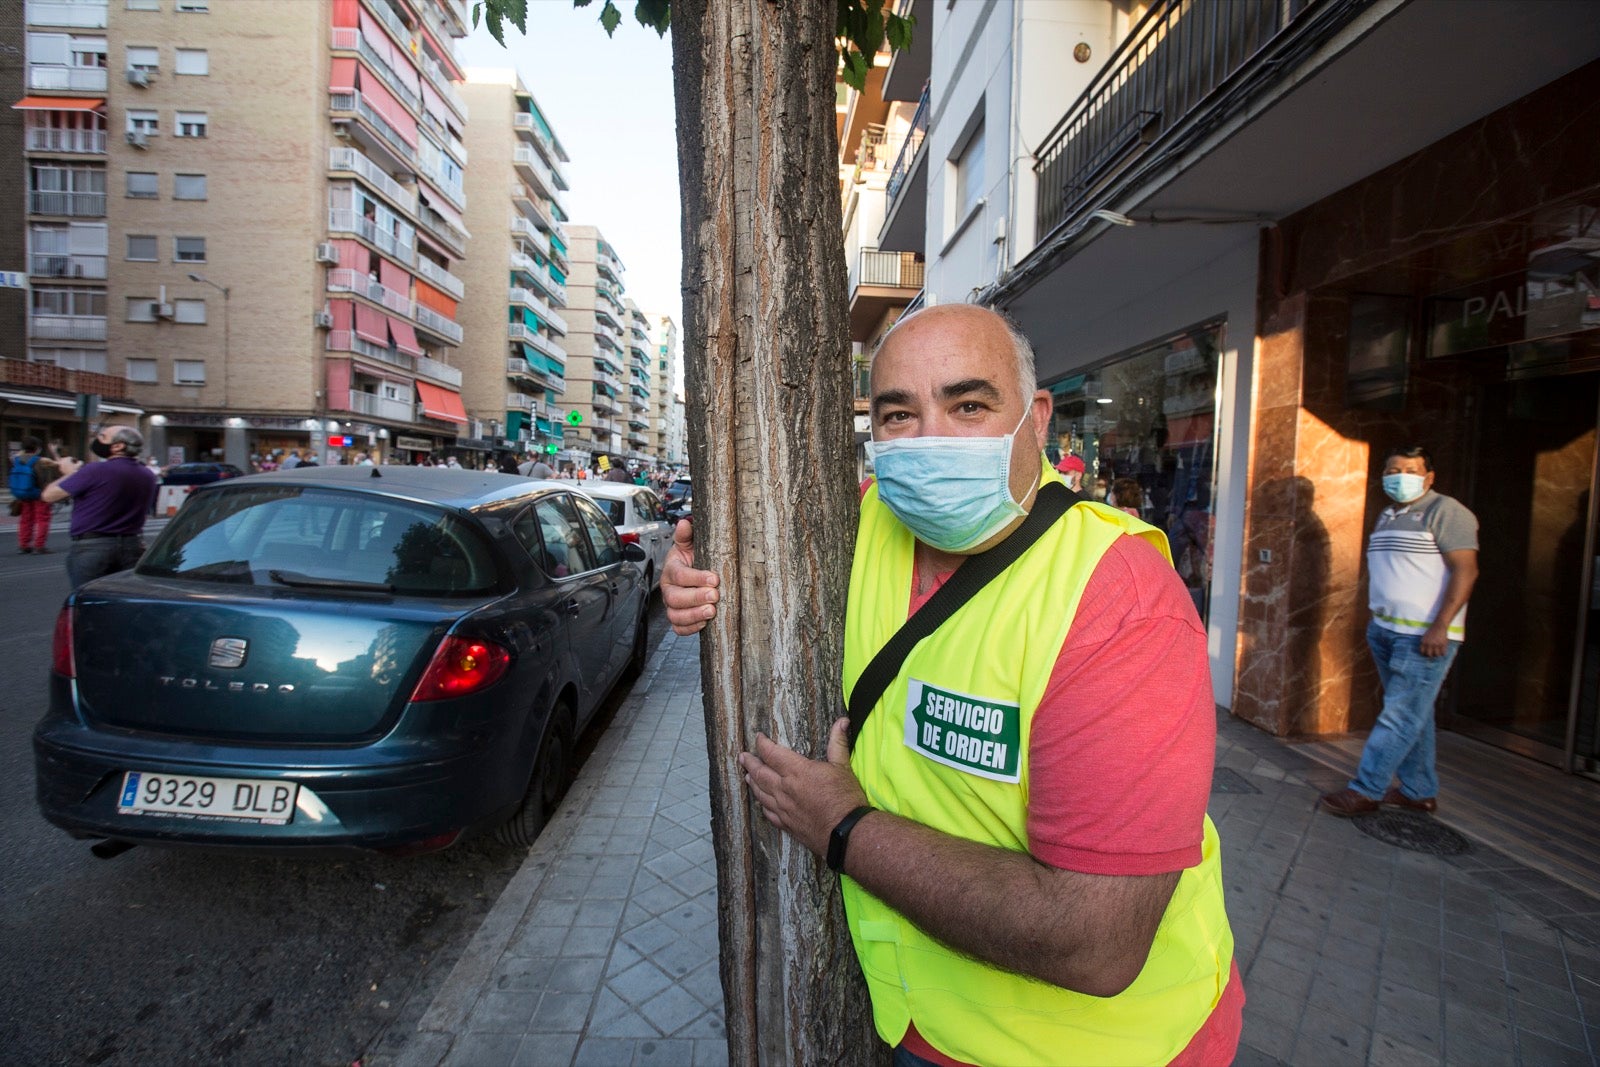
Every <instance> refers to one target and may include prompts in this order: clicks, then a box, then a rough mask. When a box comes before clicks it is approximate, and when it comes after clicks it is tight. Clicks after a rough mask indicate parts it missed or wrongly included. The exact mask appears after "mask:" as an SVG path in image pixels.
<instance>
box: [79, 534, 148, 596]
mask: <svg viewBox="0 0 1600 1067" xmlns="http://www.w3.org/2000/svg"><path fill="white" fill-rule="evenodd" d="M142 555H144V539H143V538H141V537H139V536H138V535H137V534H133V535H129V536H126V537H86V538H84V539H83V540H81V541H74V542H72V547H71V548H69V549H67V580H68V581H70V582H71V583H72V588H73V589H77V588H78V587H79V586H81V585H83V583H85V582H92V581H94V579H96V578H100V577H103V576H105V575H107V574H115V573H117V572H118V571H125V570H127V569H128V568H129V567H132V566H133V565H134V564H135V563H138V562H139V557H140V556H142Z"/></svg>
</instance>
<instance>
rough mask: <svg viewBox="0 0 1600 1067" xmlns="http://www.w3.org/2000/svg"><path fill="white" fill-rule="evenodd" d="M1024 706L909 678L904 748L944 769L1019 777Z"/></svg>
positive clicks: (1004, 778) (998, 778)
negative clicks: (938, 764) (950, 768)
mask: <svg viewBox="0 0 1600 1067" xmlns="http://www.w3.org/2000/svg"><path fill="white" fill-rule="evenodd" d="M1021 738H1022V709H1021V708H1020V707H1018V706H1017V705H1016V704H1007V703H1006V702H1004V701H1001V700H990V699H989V698H988V697H979V696H973V695H972V694H970V693H957V692H955V691H954V690H949V689H935V688H934V687H933V686H931V685H928V684H927V683H926V682H919V681H917V680H916V679H915V678H913V679H911V682H910V686H909V688H908V690H907V692H906V747H907V748H910V749H912V750H914V751H916V752H920V753H922V754H923V755H924V756H926V757H928V758H929V759H931V760H934V761H936V762H938V763H942V764H944V765H945V766H947V767H954V768H955V769H956V770H958V771H965V772H966V773H967V774H976V775H978V776H980V777H983V778H993V779H994V780H995V781H997V782H1015V781H1019V780H1020V778H1021V774H1020V772H1019V770H1018V765H1019V763H1020V755H1021V753H1020V749H1021V744H1020V742H1021Z"/></svg>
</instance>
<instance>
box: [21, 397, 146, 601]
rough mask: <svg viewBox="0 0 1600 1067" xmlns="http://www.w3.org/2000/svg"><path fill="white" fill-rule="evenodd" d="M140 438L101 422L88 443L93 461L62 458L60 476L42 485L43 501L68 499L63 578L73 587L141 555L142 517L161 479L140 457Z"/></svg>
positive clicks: (122, 567) (124, 428) (123, 567)
mask: <svg viewBox="0 0 1600 1067" xmlns="http://www.w3.org/2000/svg"><path fill="white" fill-rule="evenodd" d="M143 450H144V437H143V435H141V434H140V433H139V431H138V430H135V429H134V428H133V427H131V426H105V427H102V428H101V429H100V431H99V432H98V433H96V434H95V435H94V440H92V441H90V442H89V451H91V452H93V453H94V454H95V456H96V458H97V459H99V460H100V462H98V463H79V462H78V461H77V460H75V459H72V458H71V457H63V458H62V459H61V461H60V463H61V475H62V477H61V479H60V480H59V481H56V482H52V483H51V484H50V485H48V486H46V487H45V490H44V493H43V499H44V501H45V502H46V503H51V504H53V503H55V502H56V501H57V500H66V499H67V498H69V497H70V498H71V499H72V522H71V526H70V530H69V532H70V533H71V535H72V547H71V548H69V549H68V550H67V578H68V579H69V580H70V581H71V582H72V588H73V589H77V588H78V587H79V586H81V585H83V583H85V582H88V581H92V580H93V579H95V578H99V577H101V576H102V575H106V574H114V573H116V572H117V571H123V570H127V569H128V568H129V567H131V566H133V565H134V564H135V563H137V562H139V557H140V556H142V555H144V539H143V537H142V536H141V535H142V534H143V533H144V521H145V518H146V517H147V516H148V515H149V514H150V511H151V509H152V508H153V507H154V506H155V501H156V492H157V490H158V489H159V488H160V484H161V483H160V480H159V479H157V478H156V476H155V475H154V474H152V473H150V469H149V468H148V467H146V466H145V465H144V464H143V463H142V462H140V461H139V453H140V452H142V451H143Z"/></svg>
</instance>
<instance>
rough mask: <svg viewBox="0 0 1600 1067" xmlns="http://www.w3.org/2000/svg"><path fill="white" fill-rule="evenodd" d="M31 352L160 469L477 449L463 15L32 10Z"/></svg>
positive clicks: (333, 2)
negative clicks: (142, 441)
mask: <svg viewBox="0 0 1600 1067" xmlns="http://www.w3.org/2000/svg"><path fill="white" fill-rule="evenodd" d="M25 12H26V13H25V18H26V19H27V28H26V34H27V41H26V50H27V58H28V95H26V96H25V97H23V98H22V99H21V100H20V101H18V102H17V103H16V104H15V105H14V107H15V108H17V109H20V110H22V111H23V112H24V116H25V124H26V125H25V148H26V160H27V163H26V166H27V173H28V196H27V203H26V208H25V209H26V212H27V220H28V228H29V257H28V269H29V274H30V283H31V290H32V292H31V299H30V307H29V316H28V329H27V336H28V350H27V358H28V359H29V360H30V361H32V362H36V363H48V364H54V365H55V366H56V367H58V368H61V369H63V370H72V371H84V372H90V373H105V374H110V375H112V376H115V377H118V378H121V379H123V380H125V381H126V382H128V383H129V385H130V386H131V391H132V393H133V395H134V397H135V398H136V400H137V402H138V405H139V406H140V407H141V408H142V409H143V410H144V416H143V418H144V423H145V425H146V428H147V429H148V431H149V437H150V440H151V446H152V451H153V453H154V454H155V455H156V456H158V457H159V458H160V459H162V460H163V461H166V462H176V461H180V460H189V459H196V458H225V459H226V460H228V461H229V462H232V463H235V464H237V465H239V466H247V464H248V462H249V460H250V457H251V456H252V455H254V456H265V455H269V454H271V453H274V452H276V451H279V450H288V449H300V450H302V451H304V450H308V449H309V450H310V451H311V452H313V453H315V454H317V455H318V456H319V458H320V459H321V460H322V461H323V462H340V461H342V460H344V459H346V458H349V457H351V456H352V455H353V453H355V452H369V451H376V452H379V453H380V454H383V455H386V456H392V457H394V458H397V459H405V458H410V457H414V456H418V455H421V454H423V453H427V452H432V451H437V450H439V449H441V448H443V447H444V446H446V445H453V444H454V443H455V442H456V440H457V438H458V437H462V436H468V435H470V428H469V426H468V421H467V418H466V415H465V412H464V410H463V407H462V404H461V400H460V395H459V390H460V386H461V372H460V370H459V369H458V368H456V367H454V366H452V365H451V359H452V355H451V354H452V352H453V351H454V349H455V348H456V346H457V345H459V344H460V342H461V340H462V330H461V327H460V325H459V324H458V323H457V322H456V321H455V317H456V304H457V301H458V300H459V299H460V297H461V296H462V293H463V285H462V282H461V280H460V278H459V277H458V276H457V275H456V274H455V273H453V271H452V267H454V266H455V265H456V264H458V263H459V261H460V260H461V259H462V258H463V257H464V255H465V252H466V239H467V233H466V229H465V226H464V223H463V220H462V214H461V213H462V210H463V208H464V206H465V199H464V193H463V186H462V173H463V170H464V167H465V164H466V153H465V149H464V146H463V144H462V141H461V134H462V131H463V130H464V128H465V122H466V110H465V107H464V105H463V103H462V101H461V98H460V95H459V93H458V92H457V90H456V88H455V86H454V85H453V82H454V81H456V80H458V79H459V77H460V72H459V70H458V69H457V68H456V66H455V62H454V58H453V43H454V40H455V39H456V38H459V37H462V36H464V35H465V34H466V33H467V23H466V17H465V7H464V5H463V4H462V3H461V2H459V0H307V2H301V3H294V4H265V3H261V4H256V3H224V2H221V0H109V2H107V0H28V3H27V4H26V8H25Z"/></svg>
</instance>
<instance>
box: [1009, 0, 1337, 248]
mask: <svg viewBox="0 0 1600 1067" xmlns="http://www.w3.org/2000/svg"><path fill="white" fill-rule="evenodd" d="M1314 6H1316V5H1315V0H1291V2H1289V3H1284V4H1193V3H1188V2H1182V0H1158V2H1157V3H1154V4H1152V5H1151V6H1150V9H1149V10H1148V11H1147V12H1146V13H1145V15H1144V17H1143V18H1142V19H1140V20H1139V23H1138V25H1136V26H1135V27H1134V28H1133V30H1132V32H1130V33H1129V34H1128V36H1127V37H1126V38H1124V39H1123V41H1122V43H1121V44H1120V45H1118V46H1117V50H1116V51H1115V52H1113V53H1112V55H1111V58H1110V59H1108V60H1107V61H1106V65H1105V67H1104V68H1103V69H1102V70H1101V71H1100V73H1099V74H1097V75H1095V79H1094V81H1092V82H1090V83H1089V87H1088V88H1087V89H1085V90H1084V92H1083V95H1082V96H1080V97H1078V99H1077V101H1076V102H1075V103H1074V104H1073V105H1072V107H1071V108H1070V109H1068V111H1067V113H1066V114H1065V115H1064V116H1062V118H1061V121H1060V122H1058V123H1056V126H1055V128H1054V129H1053V130H1051V132H1050V133H1049V134H1047V135H1046V136H1045V138H1044V140H1043V142H1042V143H1041V145H1040V147H1039V151H1038V153H1037V156H1038V162H1037V163H1035V164H1034V168H1033V169H1034V173H1035V174H1036V175H1037V176H1038V181H1039V197H1038V209H1037V222H1036V225H1037V229H1036V231H1035V232H1036V233H1037V235H1038V239H1039V240H1040V241H1041V242H1042V241H1043V240H1044V238H1045V237H1046V236H1047V235H1048V234H1049V233H1050V232H1051V231H1053V230H1054V229H1055V228H1056V227H1057V226H1058V225H1060V224H1061V223H1062V222H1064V221H1066V220H1067V219H1068V218H1070V217H1072V216H1073V215H1074V214H1075V213H1076V212H1077V209H1078V208H1079V207H1081V206H1083V205H1084V203H1085V201H1086V200H1087V199H1088V198H1089V197H1090V196H1091V195H1093V194H1094V193H1095V192H1096V191H1097V190H1099V189H1101V188H1103V187H1105V186H1106V185H1107V184H1108V183H1109V182H1111V181H1112V180H1113V179H1115V178H1116V177H1117V175H1119V174H1121V173H1122V172H1124V171H1125V170H1126V169H1127V168H1128V167H1129V166H1130V165H1131V164H1132V163H1133V162H1134V161H1135V160H1136V159H1138V158H1140V157H1141V156H1143V155H1144V154H1145V151H1146V149H1148V148H1149V146H1151V145H1152V144H1154V143H1156V142H1157V141H1159V140H1161V139H1163V138H1164V137H1165V136H1166V135H1167V134H1168V133H1169V132H1170V131H1172V130H1174V129H1175V128H1177V127H1179V126H1180V125H1187V124H1188V122H1187V120H1188V119H1190V118H1191V116H1194V115H1195V114H1196V112H1197V111H1198V110H1199V109H1200V108H1202V107H1203V106H1205V105H1206V104H1208V103H1209V102H1210V101H1211V100H1212V99H1213V98H1215V97H1216V96H1217V95H1218V94H1219V93H1220V92H1221V91H1222V89H1223V87H1224V85H1225V84H1226V83H1228V82H1229V80H1230V79H1231V78H1232V76H1233V75H1234V73H1235V72H1237V71H1239V70H1240V69H1241V68H1243V67H1245V66H1246V65H1248V64H1250V63H1251V62H1252V61H1253V60H1254V59H1255V58H1256V57H1257V56H1258V55H1259V54H1260V53H1261V52H1262V50H1263V49H1265V48H1266V47H1268V46H1269V45H1271V44H1272V43H1273V42H1274V40H1275V39H1276V38H1277V37H1278V36H1279V35H1280V34H1282V33H1283V32H1284V31H1285V30H1286V29H1287V28H1289V27H1290V26H1291V25H1293V24H1294V23H1295V21H1296V20H1297V19H1298V18H1299V17H1300V16H1301V15H1302V14H1304V13H1305V12H1306V11H1307V10H1309V9H1311V8H1312V7H1314Z"/></svg>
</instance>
